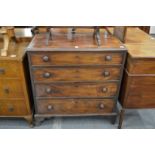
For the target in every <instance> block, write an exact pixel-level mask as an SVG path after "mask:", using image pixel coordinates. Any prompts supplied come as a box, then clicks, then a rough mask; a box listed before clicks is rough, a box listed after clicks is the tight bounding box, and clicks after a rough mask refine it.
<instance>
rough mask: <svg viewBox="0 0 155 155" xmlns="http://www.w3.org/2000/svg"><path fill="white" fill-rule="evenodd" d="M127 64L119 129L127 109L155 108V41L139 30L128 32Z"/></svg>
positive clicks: (122, 89)
mask: <svg viewBox="0 0 155 155" xmlns="http://www.w3.org/2000/svg"><path fill="white" fill-rule="evenodd" d="M127 34H128V35H127V38H126V44H125V45H126V47H127V49H128V55H127V62H126V65H125V71H124V77H123V82H122V87H121V91H120V92H121V93H120V96H119V101H120V103H121V105H122V110H121V115H120V121H119V128H121V127H122V122H123V119H124V113H125V109H147V108H155V39H153V38H152V37H151V36H149V35H148V34H146V33H144V32H142V31H141V30H139V29H137V28H134V29H133V28H131V29H129V30H128V32H127Z"/></svg>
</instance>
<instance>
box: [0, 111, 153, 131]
mask: <svg viewBox="0 0 155 155" xmlns="http://www.w3.org/2000/svg"><path fill="white" fill-rule="evenodd" d="M117 123H118V120H117V122H116V124H115V125H112V124H111V122H110V118H109V117H103V116H102V117H99V116H98V117H54V118H50V119H47V120H45V121H44V122H43V123H42V124H41V125H40V126H37V127H34V129H117ZM0 128H1V129H28V128H30V127H29V125H28V123H27V122H26V121H25V120H24V119H6V118H0ZM123 128H124V129H153V128H155V110H150V109H149V110H127V111H126V114H125V119H124V123H123Z"/></svg>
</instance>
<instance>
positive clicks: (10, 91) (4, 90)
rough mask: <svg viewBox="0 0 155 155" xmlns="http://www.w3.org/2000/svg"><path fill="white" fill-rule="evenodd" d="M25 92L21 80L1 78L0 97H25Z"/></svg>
mask: <svg viewBox="0 0 155 155" xmlns="http://www.w3.org/2000/svg"><path fill="white" fill-rule="evenodd" d="M23 97H24V92H23V87H22V83H21V81H19V80H13V79H7V80H4V79H1V81H0V98H23Z"/></svg>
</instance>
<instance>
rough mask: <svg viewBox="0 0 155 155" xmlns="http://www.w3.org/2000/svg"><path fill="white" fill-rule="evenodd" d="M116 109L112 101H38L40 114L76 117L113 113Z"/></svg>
mask: <svg viewBox="0 0 155 155" xmlns="http://www.w3.org/2000/svg"><path fill="white" fill-rule="evenodd" d="M113 108H114V100H112V99H104V100H103V99H91V100H90V99H65V100H64V99H52V100H37V113H38V114H55V115H72V114H73V115H76V114H85V115H86V114H92V115H94V114H104V113H111V112H112V111H113Z"/></svg>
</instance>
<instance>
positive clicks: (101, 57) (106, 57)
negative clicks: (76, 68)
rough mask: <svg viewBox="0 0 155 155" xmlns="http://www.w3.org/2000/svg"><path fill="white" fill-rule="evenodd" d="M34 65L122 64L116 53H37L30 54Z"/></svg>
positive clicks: (121, 58)
mask: <svg viewBox="0 0 155 155" xmlns="http://www.w3.org/2000/svg"><path fill="white" fill-rule="evenodd" d="M30 59H31V64H32V65H59V66H62V65H98V64H100V65H106V64H108V65H109V64H110V65H111V64H122V60H123V56H122V54H121V53H114V52H100V53H99V52H75V51H74V52H40V53H39V52H37V54H36V53H30Z"/></svg>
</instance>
